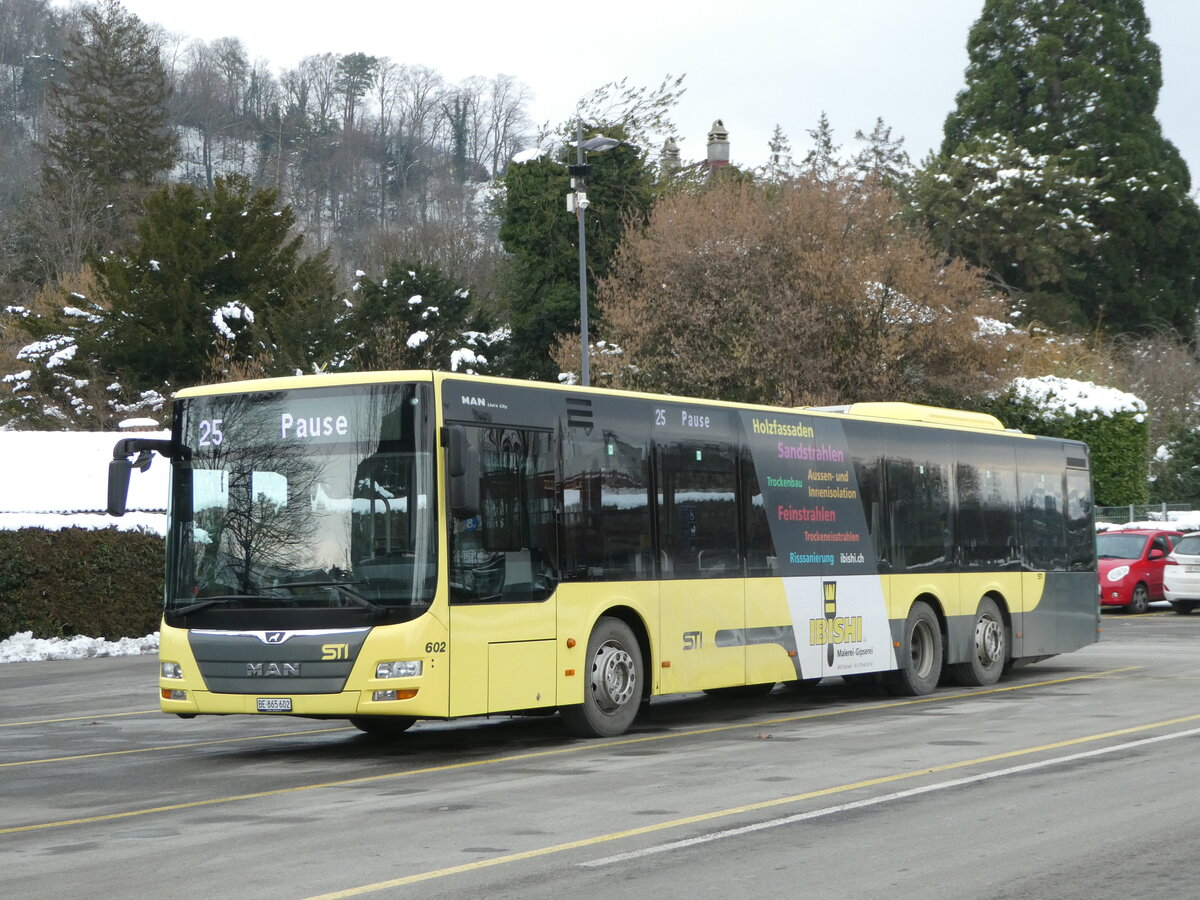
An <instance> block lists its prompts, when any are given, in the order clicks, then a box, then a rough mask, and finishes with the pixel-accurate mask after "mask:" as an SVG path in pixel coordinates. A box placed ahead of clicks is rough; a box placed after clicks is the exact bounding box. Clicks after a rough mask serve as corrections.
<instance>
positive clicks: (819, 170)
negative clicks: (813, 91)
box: [801, 110, 844, 182]
mask: <svg viewBox="0 0 1200 900" xmlns="http://www.w3.org/2000/svg"><path fill="white" fill-rule="evenodd" d="M808 137H809V139H810V140H811V141H812V149H811V150H809V151H808V153H806V154H805V155H804V162H803V163H801V170H802V171H803V172H804V174H806V175H810V176H812V177H813V178H815V179H817V180H818V181H825V182H832V181H835V180H836V179H837V178H839V177H840V176H841V174H842V171H843V169H844V163H842V161H841V160H840V159H839V158H838V154H839V153H840V152H841V149H842V147H841V145H840V144H835V143H834V142H833V126H832V125H830V124H829V117H828V116H827V115H825V111H824V110H822V111H821V118H820V119H818V120H817V127H816V128H810V129H808Z"/></svg>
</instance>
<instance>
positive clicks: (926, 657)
mask: <svg viewBox="0 0 1200 900" xmlns="http://www.w3.org/2000/svg"><path fill="white" fill-rule="evenodd" d="M932 647H933V635H932V634H930V631H929V623H928V622H918V623H917V624H916V626H915V627H914V628H913V630H912V638H911V639H910V640H909V649H910V651H911V653H912V671H913V673H914V674H915V675H916V676H917V677H918V678H924V677H925V676H926V675H928V674H929V670H930V669H931V668H932V666H933V651H932Z"/></svg>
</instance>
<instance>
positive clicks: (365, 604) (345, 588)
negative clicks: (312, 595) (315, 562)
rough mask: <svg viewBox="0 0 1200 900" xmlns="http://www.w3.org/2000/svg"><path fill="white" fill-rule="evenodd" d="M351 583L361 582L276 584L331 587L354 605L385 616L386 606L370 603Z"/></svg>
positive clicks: (289, 586)
mask: <svg viewBox="0 0 1200 900" xmlns="http://www.w3.org/2000/svg"><path fill="white" fill-rule="evenodd" d="M352 584H362V582H360V581H289V582H287V584H280V585H276V587H281V588H296V587H331V588H333V589H334V590H335V591H337V592H338V593H339V594H340V595H341V596H343V597H345V598H346V599H347V600H349V601H350V602H351V603H353V604H354V605H355V606H361V607H362V608H363V609H366V610H370V611H371V612H372V613H373V614H375V615H377V616H386V615H387V614H388V612H389V610H388V608H387V607H386V606H380V605H379V604H378V603H372V602H371V601H370V600H368V599H367V598H366V597H364V596H363V595H362V594H360V593H359V592H358V591H356V590H355V589H354V588H352V587H350V585H352Z"/></svg>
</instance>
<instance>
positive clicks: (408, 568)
mask: <svg viewBox="0 0 1200 900" xmlns="http://www.w3.org/2000/svg"><path fill="white" fill-rule="evenodd" d="M431 398H432V393H431V390H430V387H429V386H428V385H424V384H378V385H371V386H369V387H368V388H367V389H364V388H363V387H361V386H359V387H356V388H353V389H339V388H336V387H333V388H325V389H320V390H305V391H270V392H255V393H232V394H218V395H213V396H208V397H196V398H184V399H181V400H180V401H179V406H178V410H177V421H176V427H177V429H178V432H177V433H178V435H179V441H180V444H181V446H182V453H181V459H180V460H179V461H178V462H177V464H176V466H175V473H174V478H173V483H172V489H171V514H170V518H171V527H170V537H169V541H170V543H171V546H170V547H169V549H168V553H169V557H168V558H169V564H168V572H167V606H166V612H167V615H168V616H169V617H170V616H172V614H174V615H189V614H194V613H199V612H201V611H203V610H210V609H213V610H216V609H220V610H222V611H223V612H226V613H227V614H233V611H235V610H264V609H270V610H273V611H276V612H275V613H273V615H277V614H278V613H277V611H279V610H289V609H292V610H296V611H297V612H303V611H313V610H328V609H345V610H348V611H352V612H351V613H350V614H351V615H356V616H359V617H362V616H368V617H376V618H382V617H387V618H390V619H392V620H396V619H399V618H408V617H411V616H413V615H418V614H420V612H421V611H422V610H423V609H424V608H425V607H427V606H428V605H429V603H430V602H432V600H433V594H434V590H435V588H436V586H437V574H436V573H437V530H436V527H435V524H436V507H435V504H436V496H435V495H436V490H435V484H436V481H435V472H434V421H433V420H434V409H433V403H432V399H431ZM297 624H299V623H297Z"/></svg>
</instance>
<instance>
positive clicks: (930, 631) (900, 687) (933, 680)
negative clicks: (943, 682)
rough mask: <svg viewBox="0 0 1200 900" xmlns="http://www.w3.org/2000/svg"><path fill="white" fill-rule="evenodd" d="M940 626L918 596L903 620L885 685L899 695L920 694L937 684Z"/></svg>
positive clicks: (941, 652)
mask: <svg viewBox="0 0 1200 900" xmlns="http://www.w3.org/2000/svg"><path fill="white" fill-rule="evenodd" d="M943 656H944V654H943V650H942V629H941V626H939V625H938V618H937V616H936V615H934V612H933V610H932V609H930V608H929V604H927V603H923V602H922V601H920V600H918V601H917V602H916V603H914V604H913V605H912V609H910V610H909V611H908V619H906V620H905V622H904V640H903V641H902V642H901V647H900V653H899V658H898V659H897V660H896V662H897V663H898V664H899V666H900V668H899V669H897V670H896V671H895V672H894V673H893V674H892V677H891V679H890V682H891V683H890V684H889V688H890V690H891V692H892V693H893V694H896V695H897V696H900V697H923V696H924V695H925V694H930V693H932V692H933V689H934V688H936V687H937V683H938V679H939V678H940V677H941V675H942V659H943Z"/></svg>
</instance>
